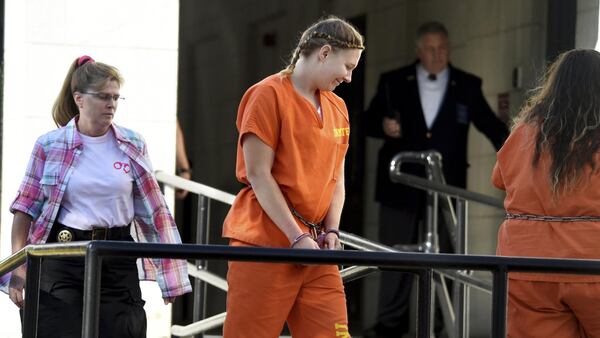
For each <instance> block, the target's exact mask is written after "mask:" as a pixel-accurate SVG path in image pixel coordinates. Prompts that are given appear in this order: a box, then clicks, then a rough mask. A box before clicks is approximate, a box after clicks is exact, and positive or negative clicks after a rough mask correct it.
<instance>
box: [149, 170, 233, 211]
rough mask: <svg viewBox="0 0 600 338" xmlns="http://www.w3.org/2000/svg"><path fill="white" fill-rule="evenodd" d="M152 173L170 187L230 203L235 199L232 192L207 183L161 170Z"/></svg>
mask: <svg viewBox="0 0 600 338" xmlns="http://www.w3.org/2000/svg"><path fill="white" fill-rule="evenodd" d="M154 175H155V176H156V179H157V180H158V181H160V182H163V183H165V184H167V185H169V186H171V187H174V188H177V189H183V190H187V191H189V192H192V193H195V194H198V195H203V196H206V197H208V198H210V199H213V200H216V201H219V202H223V203H226V204H229V205H231V204H233V201H234V200H235V195H233V194H230V193H228V192H225V191H221V190H219V189H215V188H213V187H209V186H208V185H204V184H202V183H198V182H194V181H190V180H186V179H185V178H181V177H179V176H175V175H170V174H167V173H166V172H164V171H161V170H157V171H155V172H154Z"/></svg>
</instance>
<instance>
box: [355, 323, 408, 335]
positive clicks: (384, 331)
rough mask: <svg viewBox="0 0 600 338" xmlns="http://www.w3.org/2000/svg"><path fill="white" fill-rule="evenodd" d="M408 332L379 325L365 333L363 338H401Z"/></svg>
mask: <svg viewBox="0 0 600 338" xmlns="http://www.w3.org/2000/svg"><path fill="white" fill-rule="evenodd" d="M406 332H407V331H406V330H402V329H401V328H399V327H387V326H384V325H383V324H381V323H377V324H376V325H375V326H373V327H371V328H369V329H367V330H365V331H364V332H363V338H400V337H402V335H403V334H404V333H406Z"/></svg>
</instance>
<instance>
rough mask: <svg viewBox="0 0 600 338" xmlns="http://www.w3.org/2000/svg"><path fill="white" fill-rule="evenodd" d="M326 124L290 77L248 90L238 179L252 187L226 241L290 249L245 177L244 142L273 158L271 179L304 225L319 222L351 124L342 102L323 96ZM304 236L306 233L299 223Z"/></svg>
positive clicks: (231, 217)
mask: <svg viewBox="0 0 600 338" xmlns="http://www.w3.org/2000/svg"><path fill="white" fill-rule="evenodd" d="M319 95H320V103H321V112H322V114H323V119H322V120H321V117H320V116H319V113H318V112H317V110H316V109H315V107H314V106H313V105H312V104H311V103H310V102H309V101H308V100H306V99H305V98H304V97H302V96H301V95H300V94H299V93H298V92H297V91H296V90H295V89H294V87H293V85H292V82H291V79H290V78H289V76H280V75H279V74H275V75H271V76H269V77H267V78H265V79H264V80H262V81H261V82H259V83H257V84H255V85H254V86H252V87H250V89H248V91H246V93H245V94H244V97H243V98H242V101H241V103H240V106H239V109H238V117H237V122H236V125H237V129H238V131H239V138H238V146H237V164H236V176H237V179H238V181H240V182H241V183H244V184H246V185H248V186H247V187H245V188H243V189H242V190H241V191H240V192H239V194H238V195H237V197H236V199H235V201H234V203H233V205H232V207H231V209H230V210H229V213H228V215H227V217H226V218H225V223H224V224H223V237H227V238H231V239H236V240H240V241H243V242H246V243H250V244H254V245H258V246H266V247H289V245H290V242H289V240H288V239H287V237H286V236H285V234H284V233H283V232H282V231H281V230H280V229H279V228H278V227H277V226H276V225H275V223H273V221H271V219H270V218H269V216H268V215H267V214H266V213H265V212H264V211H263V209H262V207H261V206H260V204H259V203H258V200H257V199H256V195H255V194H254V191H253V190H252V188H250V187H249V182H248V179H247V177H246V165H245V163H244V154H243V151H242V138H243V136H244V135H245V134H247V133H252V134H255V135H256V136H258V138H260V139H261V140H262V142H264V143H265V144H267V145H268V146H269V147H271V148H272V149H273V151H274V152H275V158H274V161H273V167H272V169H271V174H272V175H273V177H274V178H275V180H276V181H277V183H278V184H279V188H280V189H281V191H282V193H283V195H284V197H285V198H286V200H287V202H288V203H289V204H290V205H291V206H292V207H293V208H294V209H296V210H297V211H298V213H299V214H300V215H301V216H302V217H303V218H305V219H307V220H308V221H311V222H315V223H318V222H321V221H322V220H323V219H324V218H325V215H326V214H327V211H328V210H329V206H330V204H331V201H332V197H333V191H334V188H335V185H336V181H337V178H338V177H339V175H340V174H341V173H342V170H343V168H342V166H343V161H344V156H345V155H346V151H347V150H348V140H349V135H350V123H349V118H348V111H347V109H346V105H345V104H344V101H343V100H342V99H341V98H339V97H338V96H337V95H335V94H333V93H332V92H327V91H320V93H319ZM296 221H297V222H298V225H299V226H300V227H301V229H303V230H304V231H308V229H307V227H306V226H305V225H304V224H302V223H301V222H300V221H299V220H296Z"/></svg>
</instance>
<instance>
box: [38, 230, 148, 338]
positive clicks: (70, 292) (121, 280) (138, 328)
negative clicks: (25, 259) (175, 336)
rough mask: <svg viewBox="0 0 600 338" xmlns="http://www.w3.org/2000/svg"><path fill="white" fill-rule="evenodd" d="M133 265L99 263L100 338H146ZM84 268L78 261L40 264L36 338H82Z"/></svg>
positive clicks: (128, 262) (129, 262) (115, 261)
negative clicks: (100, 277) (100, 265)
mask: <svg viewBox="0 0 600 338" xmlns="http://www.w3.org/2000/svg"><path fill="white" fill-rule="evenodd" d="M129 240H131V241H133V239H131V237H129ZM135 262H136V259H135V258H123V257H115V258H113V257H104V258H103V260H102V279H101V287H100V289H101V290H100V318H99V336H100V337H103V338H104V337H106V338H109V337H110V338H113V337H119V338H121V337H123V338H125V337H131V338H134V337H135V338H137V337H146V313H145V311H144V301H143V300H142V294H141V290H140V285H139V279H138V274H137V267H136V263H135ZM84 267H85V266H84V259H83V258H79V257H77V258H52V259H44V260H43V261H42V268H41V276H42V277H41V283H40V303H39V316H38V338H40V337H48V338H50V337H52V338H55V337H61V338H70V337H81V320H82V312H83V275H84Z"/></svg>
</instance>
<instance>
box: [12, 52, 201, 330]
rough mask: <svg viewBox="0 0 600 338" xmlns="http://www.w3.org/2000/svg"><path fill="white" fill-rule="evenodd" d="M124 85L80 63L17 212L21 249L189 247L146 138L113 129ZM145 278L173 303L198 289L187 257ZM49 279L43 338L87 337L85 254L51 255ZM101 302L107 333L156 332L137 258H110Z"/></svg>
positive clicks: (152, 267)
mask: <svg viewBox="0 0 600 338" xmlns="http://www.w3.org/2000/svg"><path fill="white" fill-rule="evenodd" d="M122 83H123V79H122V77H121V75H120V73H119V71H118V70H117V69H116V68H114V67H112V66H109V65H107V64H104V63H100V62H95V61H94V60H93V59H92V58H91V57H89V56H82V57H79V58H77V59H75V61H73V63H72V64H71V67H70V68H69V71H68V73H67V76H66V78H65V80H64V83H63V86H62V89H61V91H60V93H59V96H58V98H57V99H56V102H55V103H54V107H53V109H52V115H53V118H54V121H55V122H56V124H57V125H58V126H59V127H60V128H58V129H56V130H53V131H50V132H48V133H46V134H44V135H42V136H41V137H39V138H38V140H37V142H36V143H35V146H34V148H33V152H32V154H31V158H30V160H29V165H28V166H27V170H26V172H25V178H24V179H23V182H22V183H21V186H20V188H19V191H18V193H17V197H16V199H15V200H14V202H13V203H12V205H11V208H10V209H11V211H12V212H13V213H14V219H13V228H12V249H13V252H16V251H18V250H20V249H21V248H23V247H24V246H25V245H27V244H29V243H32V244H39V243H52V242H70V241H87V240H93V239H94V240H103V239H106V240H118V241H133V237H135V238H136V240H138V241H142V242H161V243H180V242H181V240H180V237H179V233H178V232H177V227H176V225H175V223H174V221H173V218H172V217H171V214H170V212H169V210H168V208H167V206H166V204H165V201H164V199H163V196H162V194H161V192H160V189H159V187H158V184H157V182H156V179H155V178H154V175H153V173H152V168H151V166H150V161H149V159H148V154H147V151H146V144H145V142H144V140H143V139H142V137H141V135H139V134H137V133H136V132H134V131H132V130H129V129H126V128H123V127H120V126H117V125H115V124H114V123H113V117H114V115H115V112H116V110H117V104H118V102H119V100H120V99H121V97H120V95H119V89H120V88H121V85H122ZM131 234H133V237H132V235H131ZM140 272H143V274H142V278H144V279H156V280H157V281H158V283H159V286H160V288H161V290H162V295H163V298H164V301H165V304H167V303H170V302H173V300H174V299H175V297H176V296H179V295H181V294H184V293H186V292H190V291H191V286H190V282H189V279H188V275H187V270H186V265H185V262H184V261H181V260H173V259H155V260H149V259H144V260H143V271H140ZM41 275H42V277H41V283H40V303H39V323H38V337H80V336H81V315H82V313H81V309H82V295H83V275H84V260H83V258H79V257H78V258H52V259H45V260H44V262H43V263H42V271H41ZM24 280H25V267H24V266H21V267H20V268H18V269H16V270H15V271H14V272H13V274H12V277H11V281H10V288H9V296H10V299H11V300H12V301H13V302H14V303H15V304H16V305H17V306H19V307H22V306H23V284H24ZM100 299H101V305H100V318H99V334H100V337H145V336H146V315H145V312H144V309H143V305H144V301H143V300H142V298H141V292H140V287H139V279H138V269H137V266H136V259H135V258H121V257H120V258H105V259H104V260H103V264H102V281H101V298H100Z"/></svg>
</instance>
